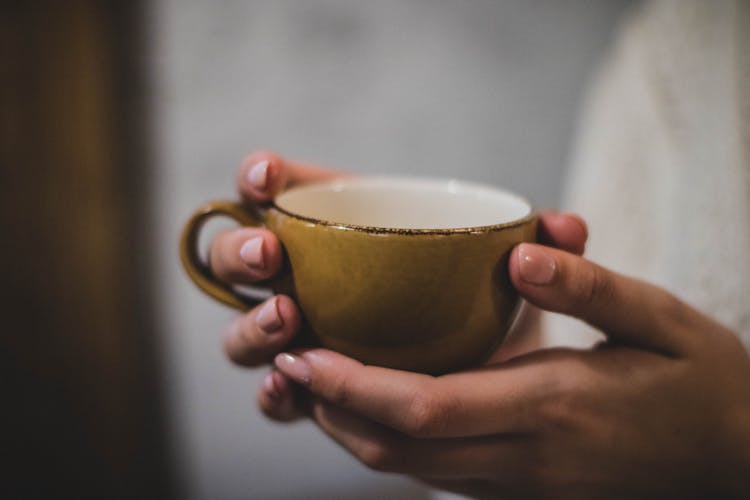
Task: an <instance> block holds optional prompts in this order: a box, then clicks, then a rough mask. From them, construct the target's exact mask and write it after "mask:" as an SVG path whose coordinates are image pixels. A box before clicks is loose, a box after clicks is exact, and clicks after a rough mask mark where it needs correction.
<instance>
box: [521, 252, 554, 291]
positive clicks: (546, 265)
mask: <svg viewBox="0 0 750 500" xmlns="http://www.w3.org/2000/svg"><path fill="white" fill-rule="evenodd" d="M518 259H519V271H520V275H521V279H522V280H523V281H525V282H526V283H530V284H532V285H549V284H551V283H552V281H554V279H555V275H556V274H557V262H555V259H554V257H553V256H552V255H550V253H549V252H547V251H545V250H544V249H542V247H540V246H538V245H526V244H521V245H520V246H519V248H518Z"/></svg>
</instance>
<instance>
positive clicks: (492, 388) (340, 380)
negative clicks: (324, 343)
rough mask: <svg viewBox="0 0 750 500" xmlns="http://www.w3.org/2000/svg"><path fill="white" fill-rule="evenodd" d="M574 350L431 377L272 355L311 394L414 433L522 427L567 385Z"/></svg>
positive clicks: (330, 356)
mask: <svg viewBox="0 0 750 500" xmlns="http://www.w3.org/2000/svg"><path fill="white" fill-rule="evenodd" d="M576 363H577V360H576V355H575V354H573V353H572V352H568V351H564V350H558V351H551V350H547V351H538V352H535V353H532V354H529V355H526V356H523V357H520V358H515V359H513V360H511V361H508V362H506V363H503V364H500V365H494V366H488V367H484V368H480V369H477V370H473V371H467V372H459V373H454V374H449V375H443V376H441V377H431V376H428V375H422V374H419V373H413V372H404V371H399V370H393V369H389V368H382V367H377V366H366V365H363V364H362V363H360V362H358V361H356V360H354V359H351V358H348V357H346V356H344V355H342V354H338V353H335V352H333V351H329V350H326V349H311V350H307V351H300V352H297V353H296V354H290V353H282V354H279V355H278V356H276V358H275V364H276V367H277V368H278V369H279V370H280V371H281V372H282V373H284V374H285V375H286V376H288V377H289V378H291V379H292V380H294V381H295V382H297V383H299V384H302V385H303V386H305V387H307V389H308V390H309V391H310V392H311V393H312V394H313V395H315V396H318V397H320V398H322V399H324V400H326V401H328V402H330V403H332V404H334V405H336V406H339V407H341V408H343V409H346V410H350V411H352V412H354V413H356V414H358V415H361V416H363V417H365V418H368V419H370V420H373V421H375V422H378V423H381V424H383V425H385V426H387V427H390V428H392V429H394V430H396V431H398V432H401V433H403V434H406V435H409V436H412V437H417V438H432V437H442V438H447V437H465V436H479V435H488V434H512V433H516V434H517V433H525V432H533V431H536V430H538V429H539V428H540V427H542V426H544V425H547V422H546V421H545V420H544V418H545V416H546V414H545V413H544V410H545V409H546V408H547V407H549V402H550V401H555V400H556V398H557V397H559V395H560V393H561V392H564V391H567V390H571V387H573V385H574V381H575V376H576V373H577V371H578V370H580V367H579V366H577V365H576Z"/></svg>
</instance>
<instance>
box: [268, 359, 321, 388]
mask: <svg viewBox="0 0 750 500" xmlns="http://www.w3.org/2000/svg"><path fill="white" fill-rule="evenodd" d="M274 363H275V364H276V368H278V369H279V370H281V372H282V373H283V374H284V375H286V376H287V377H289V378H291V379H292V380H294V381H295V382H298V383H300V384H304V385H310V380H311V378H310V377H311V373H312V370H311V368H310V365H309V363H308V362H307V361H305V360H304V359H303V358H301V357H300V356H295V355H294V354H289V353H286V352H283V353H281V354H279V355H278V356H276V358H275V359H274Z"/></svg>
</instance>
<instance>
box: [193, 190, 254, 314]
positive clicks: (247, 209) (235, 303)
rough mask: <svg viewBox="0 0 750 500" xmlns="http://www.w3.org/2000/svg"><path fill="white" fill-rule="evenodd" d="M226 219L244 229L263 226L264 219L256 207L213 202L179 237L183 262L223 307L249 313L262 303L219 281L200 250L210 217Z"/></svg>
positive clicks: (196, 279)
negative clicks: (201, 238)
mask: <svg viewBox="0 0 750 500" xmlns="http://www.w3.org/2000/svg"><path fill="white" fill-rule="evenodd" d="M217 216H225V217H229V218H230V219H234V220H235V221H237V222H239V223H240V224H241V225H242V226H263V225H264V217H263V215H262V214H261V213H260V212H259V211H258V210H257V209H255V208H254V207H251V206H248V205H243V204H242V203H237V202H234V201H211V202H208V203H206V204H205V205H203V206H202V207H201V208H199V209H198V210H197V211H196V212H195V213H194V214H193V215H192V217H190V219H189V220H188V221H187V223H186V224H185V228H184V229H183V230H182V237H181V238H180V260H181V261H182V265H183V267H184V268H185V271H186V272H187V274H188V276H189V277H190V279H191V280H193V282H194V283H195V284H196V285H197V286H198V288H200V289H201V290H203V291H204V292H205V293H206V294H208V295H209V296H211V297H213V298H214V299H216V300H218V301H219V302H221V303H222V304H225V305H228V306H230V307H234V308H235V309H239V310H241V311H247V310H248V309H251V308H253V307H255V306H256V305H258V304H259V303H260V302H261V301H260V300H257V299H254V298H252V297H247V296H245V295H242V294H240V293H238V292H237V291H236V290H235V289H234V288H232V286H231V285H228V284H226V283H222V282H221V281H219V280H217V279H216V277H215V276H214V275H213V273H212V272H211V268H210V267H209V266H208V264H206V263H205V262H203V260H202V259H201V257H200V253H199V251H198V238H199V236H200V231H201V229H202V228H203V225H204V224H205V223H206V222H207V221H208V220H209V219H211V218H213V217H217Z"/></svg>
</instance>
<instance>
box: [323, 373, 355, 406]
mask: <svg viewBox="0 0 750 500" xmlns="http://www.w3.org/2000/svg"><path fill="white" fill-rule="evenodd" d="M330 391H331V392H330V395H329V397H328V398H327V399H328V400H329V401H330V402H331V403H333V404H335V405H336V406H341V407H343V408H346V407H347V406H348V404H349V402H350V401H351V387H350V386H349V381H348V380H347V379H346V377H337V378H336V379H334V381H333V383H332V384H331V389H330Z"/></svg>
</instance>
